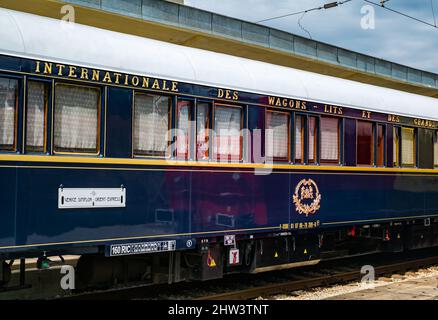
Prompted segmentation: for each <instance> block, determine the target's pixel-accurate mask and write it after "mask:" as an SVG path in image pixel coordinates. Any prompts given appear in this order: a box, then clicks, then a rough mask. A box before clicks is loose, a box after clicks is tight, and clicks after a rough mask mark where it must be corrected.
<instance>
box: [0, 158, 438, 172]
mask: <svg viewBox="0 0 438 320" xmlns="http://www.w3.org/2000/svg"><path fill="white" fill-rule="evenodd" d="M2 161H3V162H6V161H9V162H38V163H41V162H47V163H64V164H65V163H73V164H112V165H145V166H166V167H197V168H230V169H264V168H265V169H281V170H293V171H297V170H303V171H304V172H310V171H334V172H341V171H352V172H371V173H415V174H433V175H438V170H437V169H413V168H375V167H347V166H314V165H294V164H274V165H272V166H271V167H270V166H266V165H264V164H257V163H220V162H197V161H177V160H158V159H141V158H135V159H124V158H99V157H85V156H84V157H73V156H44V155H16V154H3V155H0V162H2Z"/></svg>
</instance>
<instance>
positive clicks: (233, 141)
mask: <svg viewBox="0 0 438 320" xmlns="http://www.w3.org/2000/svg"><path fill="white" fill-rule="evenodd" d="M241 117H242V111H241V109H240V108H231V107H222V106H218V107H216V109H215V117H214V119H215V125H214V130H215V143H214V151H215V155H216V159H229V158H231V160H239V158H240V153H241V139H240V137H241V135H240V130H241Z"/></svg>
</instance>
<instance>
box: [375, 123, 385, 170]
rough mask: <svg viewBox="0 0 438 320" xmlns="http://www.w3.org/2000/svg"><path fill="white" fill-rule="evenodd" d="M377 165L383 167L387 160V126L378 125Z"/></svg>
mask: <svg viewBox="0 0 438 320" xmlns="http://www.w3.org/2000/svg"><path fill="white" fill-rule="evenodd" d="M376 151H377V166H378V167H383V166H384V161H385V127H384V126H383V125H381V124H378V125H377V150H376Z"/></svg>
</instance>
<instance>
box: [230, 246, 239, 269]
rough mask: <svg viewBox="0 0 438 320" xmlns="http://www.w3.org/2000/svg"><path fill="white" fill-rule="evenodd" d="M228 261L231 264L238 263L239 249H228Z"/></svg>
mask: <svg viewBox="0 0 438 320" xmlns="http://www.w3.org/2000/svg"><path fill="white" fill-rule="evenodd" d="M228 263H229V264H231V265H233V264H239V263H240V256H239V249H230V254H229V255H228Z"/></svg>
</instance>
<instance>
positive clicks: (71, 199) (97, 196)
mask: <svg viewBox="0 0 438 320" xmlns="http://www.w3.org/2000/svg"><path fill="white" fill-rule="evenodd" d="M120 207H126V189H125V188H59V189H58V208H59V209H75V208H120Z"/></svg>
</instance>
